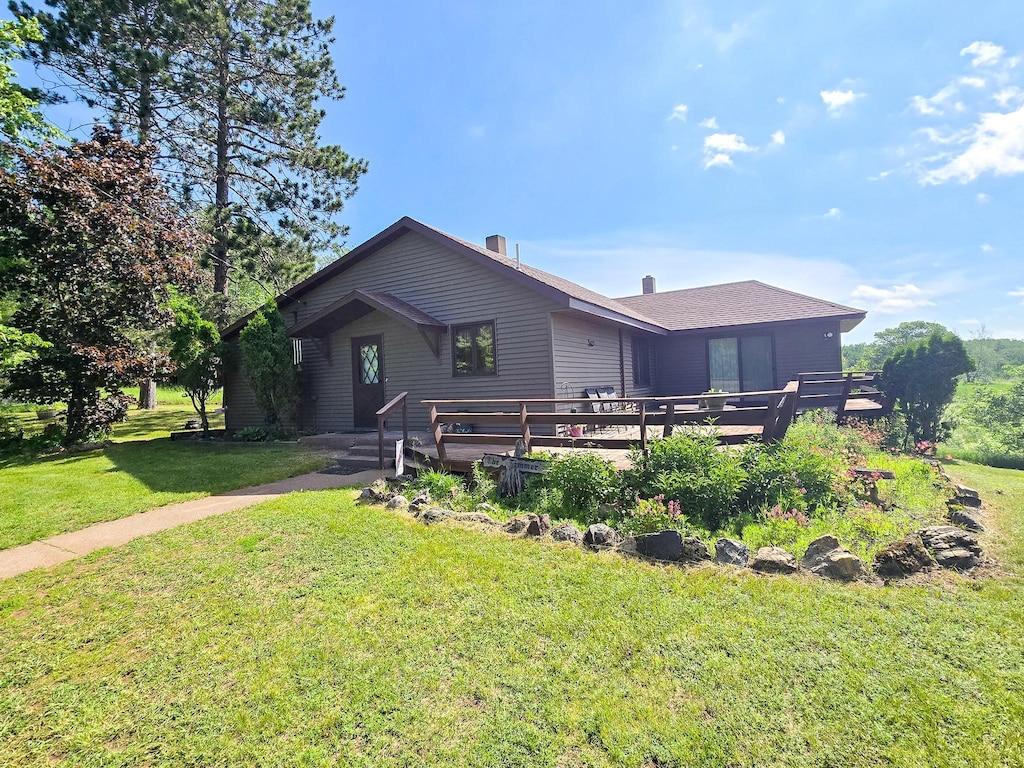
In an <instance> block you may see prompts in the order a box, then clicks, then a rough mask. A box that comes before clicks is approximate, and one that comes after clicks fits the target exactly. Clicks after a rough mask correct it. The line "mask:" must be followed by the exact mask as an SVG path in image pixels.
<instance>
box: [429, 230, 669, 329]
mask: <svg viewBox="0 0 1024 768" xmlns="http://www.w3.org/2000/svg"><path fill="white" fill-rule="evenodd" d="M420 226H422V227H424V228H425V229H429V230H431V231H433V232H435V233H436V234H438V235H440V236H441V237H444V238H447V239H448V240H452V241H454V242H456V243H459V244H460V245H462V246H464V247H466V248H469V249H470V250H472V251H475V252H476V253H478V254H479V255H480V256H483V257H485V258H487V259H489V260H490V261H492V262H494V265H495V266H497V267H498V268H499V269H501V270H504V271H507V272H509V273H511V274H512V275H516V274H519V275H526V276H527V277H530V278H533V279H534V280H536V281H537V282H539V283H542V284H543V285H546V286H548V287H549V288H554V289H555V290H556V291H559V292H560V293H564V294H565V295H566V296H569V297H571V298H573V299H577V300H579V301H584V302H586V303H588V304H593V305H594V306H597V307H601V308H602V309H607V310H609V311H611V312H615V313H616V314H620V315H624V316H625V317H629V318H632V319H634V320H639V321H640V322H642V323H648V324H650V325H655V326H659V327H660V325H661V324H660V323H658V322H657V321H656V320H652V319H651V318H650V317H649V316H647V315H646V314H645V313H644V312H643V311H641V310H638V309H637V308H635V307H627V306H626V305H624V304H621V303H619V302H618V301H616V300H615V299H610V298H608V297H607V296H605V295H604V294H600V293H598V292H597V291H592V290H590V289H589V288H584V287H583V286H582V285H578V284H576V283H574V282H572V281H571V280H566V279H565V278H563V277H559V276H558V275H553V274H551V273H550V272H545V271H544V270H543V269H537V268H536V267H531V266H530V265H528V264H521V265H520V268H518V269H517V268H516V264H515V259H511V258H509V257H508V256H502V255H501V254H500V253H497V252H495V251H492V250H490V249H488V248H485V247H483V246H481V245H476V244H475V243H470V242H468V241H466V240H460V239H459V238H457V237H453V236H451V235H449V234H446V233H444V232H442V231H441V230H439V229H434V228H433V227H431V226H428V225H426V224H421V225H420Z"/></svg>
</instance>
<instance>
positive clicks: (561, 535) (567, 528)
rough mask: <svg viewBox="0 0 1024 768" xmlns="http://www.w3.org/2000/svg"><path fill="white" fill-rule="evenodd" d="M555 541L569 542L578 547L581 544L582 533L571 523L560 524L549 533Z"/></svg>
mask: <svg viewBox="0 0 1024 768" xmlns="http://www.w3.org/2000/svg"><path fill="white" fill-rule="evenodd" d="M551 538H552V539H554V540H555V541H569V542H572V543H573V544H576V545H577V546H579V544H581V543H582V542H583V533H582V532H581V531H580V529H579V528H577V527H576V526H575V525H573V524H572V523H562V524H561V525H560V526H558V527H557V528H555V529H554V530H553V531H552V532H551Z"/></svg>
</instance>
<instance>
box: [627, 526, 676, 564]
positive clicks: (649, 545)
mask: <svg viewBox="0 0 1024 768" xmlns="http://www.w3.org/2000/svg"><path fill="white" fill-rule="evenodd" d="M636 553H637V554H638V555H640V556H641V557H649V558H651V559H652V560H668V561H671V562H673V563H678V562H680V561H681V560H682V559H683V535H682V534H681V533H679V531H671V530H668V531H658V533H642V534H640V535H639V536H637V537H636Z"/></svg>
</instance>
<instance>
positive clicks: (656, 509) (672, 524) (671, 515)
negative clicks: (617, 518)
mask: <svg viewBox="0 0 1024 768" xmlns="http://www.w3.org/2000/svg"><path fill="white" fill-rule="evenodd" d="M619 527H620V528H622V530H624V531H625V532H626V533H631V534H634V535H636V534H640V533H657V532H658V531H664V530H669V529H671V530H676V531H683V530H685V529H686V518H685V516H684V515H683V510H682V509H681V508H680V506H679V502H678V501H676V500H675V499H669V500H668V502H666V501H665V495H664V494H658V495H657V496H655V497H654V498H652V499H639V500H638V501H637V502H636V504H635V505H634V506H633V507H632V508H631V509H629V510H628V511H627V512H626V513H625V514H624V515H623V517H622V521H621V523H620V526H619Z"/></svg>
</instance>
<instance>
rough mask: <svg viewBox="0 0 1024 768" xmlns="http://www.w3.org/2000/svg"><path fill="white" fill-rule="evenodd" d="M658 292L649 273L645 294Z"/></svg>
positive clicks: (645, 283)
mask: <svg viewBox="0 0 1024 768" xmlns="http://www.w3.org/2000/svg"><path fill="white" fill-rule="evenodd" d="M487 243H488V245H487V247H488V248H489V247H490V240H488V241H487ZM657 292H658V289H657V286H656V285H655V282H654V277H653V276H652V275H647V276H646V277H644V295H645V296H646V295H647V294H648V293H657Z"/></svg>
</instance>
